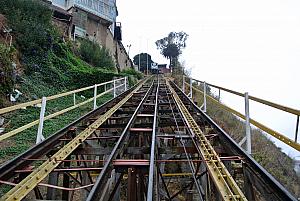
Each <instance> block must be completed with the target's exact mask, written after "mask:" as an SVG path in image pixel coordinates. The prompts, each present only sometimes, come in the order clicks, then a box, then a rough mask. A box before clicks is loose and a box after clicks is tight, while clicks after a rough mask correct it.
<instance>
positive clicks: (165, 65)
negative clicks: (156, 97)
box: [158, 64, 171, 74]
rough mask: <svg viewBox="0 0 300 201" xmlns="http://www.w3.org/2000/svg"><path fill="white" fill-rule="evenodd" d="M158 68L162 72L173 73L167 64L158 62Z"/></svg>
mask: <svg viewBox="0 0 300 201" xmlns="http://www.w3.org/2000/svg"><path fill="white" fill-rule="evenodd" d="M158 70H159V73H162V74H166V73H171V70H170V69H169V68H167V64H158Z"/></svg>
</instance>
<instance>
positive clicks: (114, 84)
mask: <svg viewBox="0 0 300 201" xmlns="http://www.w3.org/2000/svg"><path fill="white" fill-rule="evenodd" d="M113 87H114V90H113V91H114V98H115V97H116V80H115V79H114V86H113Z"/></svg>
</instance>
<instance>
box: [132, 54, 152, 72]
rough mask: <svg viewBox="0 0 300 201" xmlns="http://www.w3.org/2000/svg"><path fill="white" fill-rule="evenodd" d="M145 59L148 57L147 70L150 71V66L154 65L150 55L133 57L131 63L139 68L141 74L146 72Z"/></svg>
mask: <svg viewBox="0 0 300 201" xmlns="http://www.w3.org/2000/svg"><path fill="white" fill-rule="evenodd" d="M147 57H148V70H149V71H150V70H151V64H152V63H154V62H153V61H152V59H151V55H150V54H148V53H140V54H137V55H135V56H134V57H133V63H134V64H135V65H137V66H140V69H139V70H140V71H141V72H146V70H147ZM139 62H140V65H139Z"/></svg>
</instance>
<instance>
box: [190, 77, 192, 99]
mask: <svg viewBox="0 0 300 201" xmlns="http://www.w3.org/2000/svg"><path fill="white" fill-rule="evenodd" d="M190 98H191V99H192V98H193V79H192V78H190Z"/></svg>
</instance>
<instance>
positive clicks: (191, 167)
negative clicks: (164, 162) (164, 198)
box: [167, 93, 203, 201]
mask: <svg viewBox="0 0 300 201" xmlns="http://www.w3.org/2000/svg"><path fill="white" fill-rule="evenodd" d="M167 97H168V102H169V105H170V108H171V111H172V116H173V118H174V120H175V124H176V129H177V131H180V130H179V126H178V123H177V119H176V117H175V114H174V110H173V108H172V105H171V102H170V97H169V94H168V93H167ZM174 103H175V102H174ZM180 116H181V117H182V115H181V114H180ZM179 136H180V142H181V144H182V146H183V149H184V152H185V156H186V158H187V160H188V163H189V166H190V169H191V172H192V175H193V179H194V181H195V185H196V188H197V192H198V194H199V196H200V199H201V200H202V201H203V198H202V195H203V193H202V192H201V187H200V186H199V183H198V180H197V178H196V176H195V174H196V171H195V166H194V164H193V163H192V162H191V159H190V157H189V155H188V153H187V150H186V147H185V144H184V141H183V138H182V135H181V133H180V132H179ZM202 191H203V190H202Z"/></svg>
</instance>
